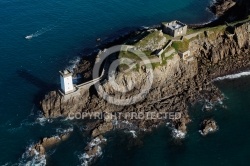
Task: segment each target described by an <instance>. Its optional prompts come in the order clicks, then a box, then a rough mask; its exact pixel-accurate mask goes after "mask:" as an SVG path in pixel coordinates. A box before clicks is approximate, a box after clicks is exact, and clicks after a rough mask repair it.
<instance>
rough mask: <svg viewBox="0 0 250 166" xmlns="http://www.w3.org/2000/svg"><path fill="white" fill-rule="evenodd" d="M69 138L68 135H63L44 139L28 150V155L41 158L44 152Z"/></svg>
mask: <svg viewBox="0 0 250 166" xmlns="http://www.w3.org/2000/svg"><path fill="white" fill-rule="evenodd" d="M69 136H70V133H65V134H62V135H60V136H53V137H45V138H43V139H41V140H40V141H39V142H38V143H37V144H35V145H34V146H32V147H31V148H30V149H29V155H30V156H34V155H39V156H43V155H45V154H46V150H48V149H50V148H52V147H54V146H56V145H58V144H59V143H61V142H63V141H65V140H67V139H68V137H69Z"/></svg>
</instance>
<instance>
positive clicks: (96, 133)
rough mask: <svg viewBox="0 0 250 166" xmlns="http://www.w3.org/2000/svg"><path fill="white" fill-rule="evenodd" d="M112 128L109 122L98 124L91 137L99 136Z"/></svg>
mask: <svg viewBox="0 0 250 166" xmlns="http://www.w3.org/2000/svg"><path fill="white" fill-rule="evenodd" d="M112 129H113V125H112V123H111V122H108V123H103V124H100V126H98V127H97V128H95V129H94V130H93V131H92V137H96V136H99V135H101V134H104V133H106V132H108V131H110V130H112Z"/></svg>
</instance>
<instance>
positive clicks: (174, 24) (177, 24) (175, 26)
mask: <svg viewBox="0 0 250 166" xmlns="http://www.w3.org/2000/svg"><path fill="white" fill-rule="evenodd" d="M162 24H163V25H164V26H166V27H168V28H170V29H172V30H176V29H179V28H182V27H184V26H186V24H184V23H182V22H180V21H172V22H168V23H167V22H163V23H162Z"/></svg>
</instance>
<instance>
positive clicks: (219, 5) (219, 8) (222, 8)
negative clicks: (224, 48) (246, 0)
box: [210, 0, 236, 16]
mask: <svg viewBox="0 0 250 166" xmlns="http://www.w3.org/2000/svg"><path fill="white" fill-rule="evenodd" d="M234 5H236V1H235V0H216V1H215V3H214V4H213V5H212V6H211V7H210V9H211V11H212V12H213V13H215V15H216V16H222V15H223V14H224V13H225V12H227V11H228V10H229V9H230V8H232V7H233V6H234Z"/></svg>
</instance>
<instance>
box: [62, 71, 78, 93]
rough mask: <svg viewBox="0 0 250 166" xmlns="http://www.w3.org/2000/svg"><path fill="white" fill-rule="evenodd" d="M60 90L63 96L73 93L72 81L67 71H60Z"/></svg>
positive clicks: (70, 74)
mask: <svg viewBox="0 0 250 166" xmlns="http://www.w3.org/2000/svg"><path fill="white" fill-rule="evenodd" d="M59 73H60V81H61V89H62V91H63V92H64V94H69V93H71V92H73V91H74V85H73V81H72V75H73V74H72V73H71V72H70V71H69V70H64V71H60V72H59Z"/></svg>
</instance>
